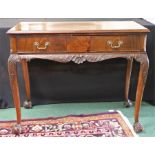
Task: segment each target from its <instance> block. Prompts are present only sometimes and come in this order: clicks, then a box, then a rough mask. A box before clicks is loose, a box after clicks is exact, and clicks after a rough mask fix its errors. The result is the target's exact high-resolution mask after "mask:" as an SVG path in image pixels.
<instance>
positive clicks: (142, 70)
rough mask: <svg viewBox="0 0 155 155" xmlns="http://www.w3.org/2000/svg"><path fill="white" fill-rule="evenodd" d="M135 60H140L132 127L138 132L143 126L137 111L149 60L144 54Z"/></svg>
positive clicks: (138, 110)
mask: <svg viewBox="0 0 155 155" xmlns="http://www.w3.org/2000/svg"><path fill="white" fill-rule="evenodd" d="M136 60H137V61H139V62H140V71H139V77H138V85H137V92H136V102H135V114H134V118H135V122H134V125H133V127H134V130H135V132H137V133H138V132H141V131H143V127H142V125H141V124H140V123H139V112H140V107H141V101H142V97H143V91H144V87H145V82H146V79H147V74H148V68H149V60H148V57H147V55H146V54H142V55H141V56H139V57H137V58H136Z"/></svg>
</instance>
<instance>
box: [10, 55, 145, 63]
mask: <svg viewBox="0 0 155 155" xmlns="http://www.w3.org/2000/svg"><path fill="white" fill-rule="evenodd" d="M113 58H125V59H131V58H134V59H135V60H136V61H138V62H140V63H143V62H145V61H147V59H148V58H147V55H146V54H145V53H144V54H140V53H133V54H131V53H129V54H127V53H125V54H124V53H119V54H112V53H83V54H44V55H42V54H34V55H33V54H26V55H24V54H23V55H18V54H11V55H10V57H9V61H14V62H20V61H21V60H22V59H26V60H27V61H30V60H31V59H46V60H53V61H57V62H61V63H67V62H70V61H72V62H74V63H76V64H81V63H83V62H85V61H88V62H99V61H103V60H107V59H113Z"/></svg>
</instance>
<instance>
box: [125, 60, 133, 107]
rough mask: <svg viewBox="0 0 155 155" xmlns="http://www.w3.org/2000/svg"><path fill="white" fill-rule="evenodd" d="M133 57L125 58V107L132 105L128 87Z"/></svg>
mask: <svg viewBox="0 0 155 155" xmlns="http://www.w3.org/2000/svg"><path fill="white" fill-rule="evenodd" d="M132 64H133V58H129V59H127V71H126V81H125V103H124V106H125V107H126V108H128V107H130V106H132V102H131V101H130V100H129V98H128V97H129V88H130V78H131V72H132Z"/></svg>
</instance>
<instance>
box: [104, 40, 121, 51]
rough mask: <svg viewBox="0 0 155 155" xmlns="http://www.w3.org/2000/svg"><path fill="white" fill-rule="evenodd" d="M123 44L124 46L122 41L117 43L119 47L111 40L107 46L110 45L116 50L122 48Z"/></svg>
mask: <svg viewBox="0 0 155 155" xmlns="http://www.w3.org/2000/svg"><path fill="white" fill-rule="evenodd" d="M122 44H123V41H122V40H119V41H118V42H117V45H116V44H115V45H114V43H113V41H111V40H108V41H107V45H109V46H110V47H111V48H115V49H116V48H120V47H121V45H122Z"/></svg>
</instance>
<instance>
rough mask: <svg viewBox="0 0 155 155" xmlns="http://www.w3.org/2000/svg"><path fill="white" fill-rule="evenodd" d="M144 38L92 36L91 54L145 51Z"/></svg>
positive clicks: (135, 36) (137, 36) (132, 36)
mask: <svg viewBox="0 0 155 155" xmlns="http://www.w3.org/2000/svg"><path fill="white" fill-rule="evenodd" d="M144 38H145V37H144V36H141V35H125V36H92V37H91V41H90V52H111V51H121V52H126V51H129V52H131V51H143V50H144V45H145V44H144V41H145V39H144Z"/></svg>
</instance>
